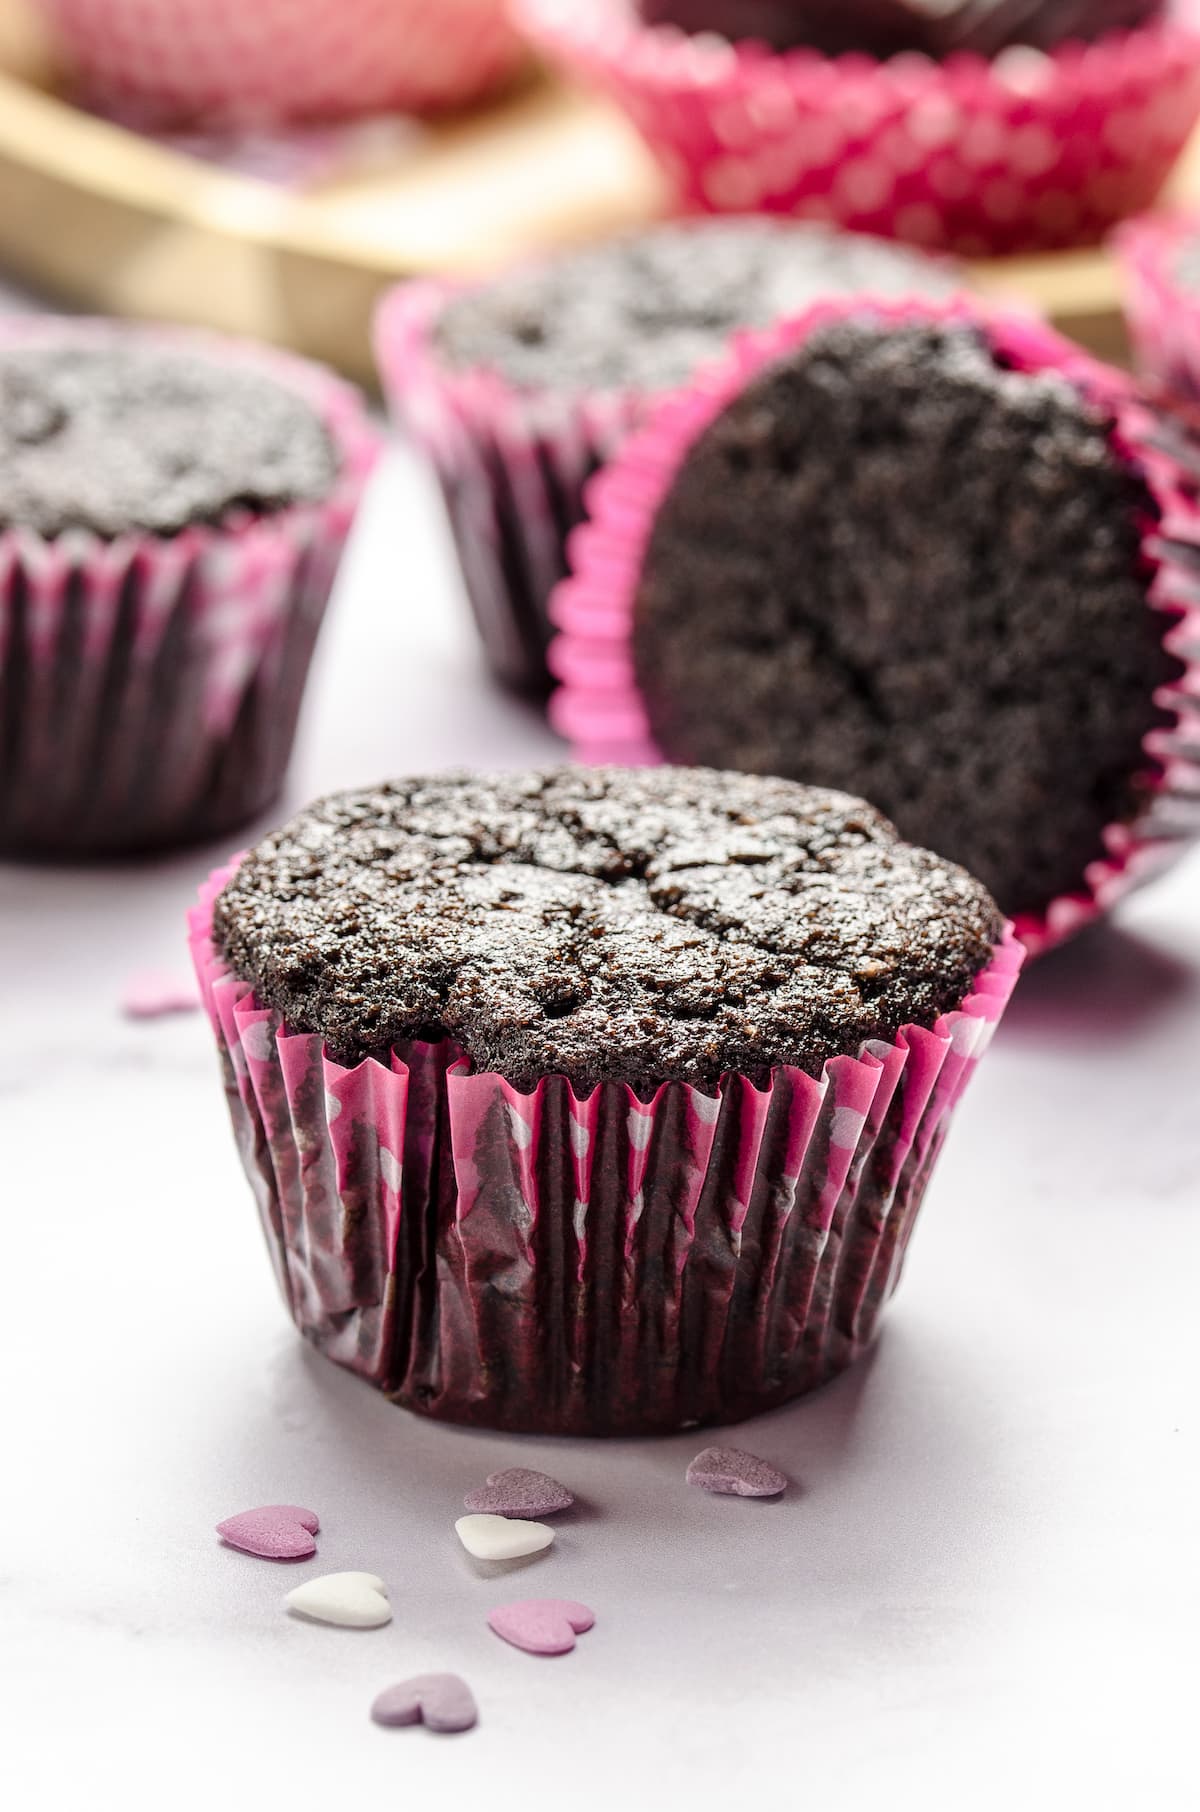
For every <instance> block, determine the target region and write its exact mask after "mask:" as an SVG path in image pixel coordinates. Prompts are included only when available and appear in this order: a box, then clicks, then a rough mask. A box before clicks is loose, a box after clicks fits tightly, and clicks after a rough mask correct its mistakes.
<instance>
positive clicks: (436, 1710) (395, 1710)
mask: <svg viewBox="0 0 1200 1812" xmlns="http://www.w3.org/2000/svg"><path fill="white" fill-rule="evenodd" d="M371 1716H372V1717H373V1718H374V1720H375V1722H376V1723H377V1724H386V1725H387V1726H388V1727H389V1728H390V1729H393V1730H398V1729H399V1730H402V1729H405V1728H407V1727H408V1726H409V1725H412V1724H424V1726H425V1728H426V1730H436V1731H437V1732H438V1733H439V1735H441V1736H455V1735H457V1734H458V1732H459V1731H462V1730H473V1729H474V1728H475V1725H476V1724H477V1723H478V1722H479V1707H478V1706H477V1705H476V1703H475V1695H474V1693H473V1692H472V1691H471V1688H470V1687H469V1686H468V1685H467V1683H466V1681H465V1680H460V1679H459V1677H458V1675H457V1674H418V1675H417V1677H416V1679H414V1680H403V1681H402V1682H401V1683H400V1685H398V1686H389V1687H387V1688H386V1689H385V1690H384V1691H383V1692H381V1693H380V1694H379V1697H378V1698H377V1699H376V1700H375V1703H374V1704H373V1705H372V1707H371Z"/></svg>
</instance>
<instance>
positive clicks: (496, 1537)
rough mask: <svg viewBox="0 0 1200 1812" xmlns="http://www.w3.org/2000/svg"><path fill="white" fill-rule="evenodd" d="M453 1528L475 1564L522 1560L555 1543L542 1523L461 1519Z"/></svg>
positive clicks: (550, 1532)
mask: <svg viewBox="0 0 1200 1812" xmlns="http://www.w3.org/2000/svg"><path fill="white" fill-rule="evenodd" d="M454 1527H455V1529H456V1530H457V1531H458V1539H459V1541H460V1542H461V1543H462V1545H463V1547H464V1548H465V1549H466V1550H467V1553H468V1554H473V1555H474V1557H475V1559H476V1560H524V1558H525V1556H526V1555H527V1554H540V1553H541V1552H542V1550H543V1548H548V1547H549V1546H550V1544H551V1542H552V1541H553V1540H554V1530H553V1529H551V1528H549V1527H548V1526H547V1525H546V1524H545V1523H523V1522H518V1521H516V1520H515V1519H513V1518H512V1517H508V1516H460V1517H459V1519H458V1521H457V1522H456V1523H455V1525H454Z"/></svg>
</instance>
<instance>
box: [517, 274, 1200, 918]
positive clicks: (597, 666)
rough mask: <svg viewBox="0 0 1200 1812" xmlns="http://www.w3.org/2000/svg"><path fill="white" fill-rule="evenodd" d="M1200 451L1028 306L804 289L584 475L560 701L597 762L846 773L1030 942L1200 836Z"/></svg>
mask: <svg viewBox="0 0 1200 1812" xmlns="http://www.w3.org/2000/svg"><path fill="white" fill-rule="evenodd" d="M1197 457H1198V456H1197V450H1196V443H1195V441H1194V439H1189V434H1188V431H1187V428H1186V424H1175V425H1172V424H1170V423H1168V422H1166V421H1165V420H1163V419H1162V418H1161V417H1160V416H1159V415H1158V414H1157V413H1156V412H1154V411H1153V410H1151V409H1150V408H1149V406H1148V405H1147V404H1145V403H1144V402H1143V401H1141V400H1140V399H1139V397H1138V395H1137V393H1136V390H1135V389H1134V387H1133V386H1132V384H1131V383H1130V382H1129V380H1127V379H1126V378H1125V377H1123V376H1122V374H1120V373H1117V372H1115V371H1110V370H1108V369H1106V368H1104V367H1101V366H1099V365H1097V364H1096V363H1095V362H1094V361H1091V360H1088V359H1087V358H1086V357H1085V356H1084V355H1083V354H1081V353H1079V352H1078V351H1077V349H1075V348H1072V347H1070V346H1069V345H1068V344H1067V343H1066V342H1063V341H1059V340H1056V339H1055V338H1054V337H1053V336H1052V335H1049V334H1048V333H1047V332H1046V331H1045V330H1043V329H1042V328H1040V327H1039V326H1037V324H1036V323H1032V322H1029V321H1021V320H1019V319H1007V318H1006V319H1003V320H1002V319H1000V318H999V317H995V316H987V315H982V314H978V313H976V312H973V311H972V310H971V309H970V308H969V307H968V305H966V304H965V303H962V304H958V305H952V306H951V307H950V308H948V309H945V310H940V311H939V310H938V309H937V308H936V307H934V308H931V307H930V306H929V305H926V304H921V303H912V304H903V305H901V306H900V307H898V308H897V309H896V310H894V311H892V313H891V314H890V315H889V314H887V312H886V311H883V310H878V309H871V310H867V311H864V312H862V313H858V314H856V313H855V312H854V310H853V308H852V307H846V306H842V305H838V306H832V305H831V306H830V307H829V308H828V309H827V310H823V311H816V313H815V314H814V315H812V316H810V317H807V318H805V319H802V320H801V321H798V322H796V323H793V324H790V325H789V326H788V327H786V328H782V329H780V330H779V331H778V333H774V334H768V335H767V336H764V337H763V339H762V340H761V341H760V342H759V343H758V344H757V345H747V346H746V347H744V348H743V349H742V352H741V354H740V355H739V356H738V357H737V358H735V359H733V360H732V361H730V362H729V364H728V365H727V366H726V367H725V369H724V370H723V371H721V372H720V373H714V372H710V373H707V374H706V375H705V377H704V378H703V379H702V380H701V381H700V382H699V383H698V384H697V386H696V388H695V390H694V391H693V392H690V393H685V394H683V395H682V396H681V397H680V398H679V399H678V400H677V401H676V402H675V403H674V404H673V405H667V406H666V407H665V408H664V410H663V412H662V415H661V416H660V418H658V421H657V422H656V423H655V424H653V425H652V426H651V428H650V430H649V431H648V434H647V436H646V439H645V440H644V441H643V442H640V443H638V444H637V445H635V446H633V447H631V448H630V449H629V451H628V454H627V456H626V457H625V458H624V459H623V461H622V463H621V469H620V470H619V471H617V470H614V471H613V473H612V475H611V492H605V491H603V490H602V491H599V492H597V493H596V495H595V500H594V508H595V513H596V523H595V526H594V527H593V528H592V529H589V530H588V531H587V533H586V535H585V536H584V537H582V538H581V540H580V542H579V544H578V549H579V574H580V576H579V579H578V581H577V582H576V584H574V585H573V586H569V587H566V588H564V590H563V592H562V594H561V597H560V601H559V603H558V605H557V606H556V608H557V610H558V614H559V617H560V621H561V624H562V626H563V628H564V631H565V632H566V633H565V634H564V636H563V638H562V640H561V642H560V643H559V644H558V645H557V646H556V648H555V650H554V651H553V655H552V658H553V660H554V663H555V665H556V667H557V669H558V671H559V673H560V674H561V675H562V677H563V678H564V680H565V681H566V687H565V690H564V692H563V693H562V694H561V695H560V698H559V699H558V700H557V701H556V707H555V709H556V716H557V720H558V722H559V724H560V726H561V727H562V728H564V729H565V730H566V731H567V732H568V734H570V735H571V736H572V737H573V738H574V740H575V742H576V745H577V750H578V752H579V753H580V754H581V755H583V756H584V757H585V758H591V759H596V760H607V759H614V758H626V759H635V758H636V759H653V758H654V757H655V756H657V757H659V758H665V759H667V760H669V761H676V762H678V761H692V762H696V763H699V764H701V765H711V766H728V767H731V768H739V769H743V770H748V771H751V772H757V773H775V774H788V775H793V776H805V777H806V778H811V779H812V780H814V781H815V782H818V783H820V784H823V785H827V786H836V787H840V788H844V789H846V790H853V791H856V792H860V793H863V794H865V795H867V796H868V797H871V798H872V799H874V800H876V801H877V802H878V803H879V805H880V807H881V809H883V810H884V811H886V812H887V814H888V815H889V816H890V817H891V818H892V819H893V820H894V821H895V822H896V823H897V824H898V825H899V827H900V829H901V831H902V832H903V833H904V834H905V835H906V836H909V837H911V838H912V839H913V840H914V841H917V842H920V843H922V844H924V845H926V846H927V847H930V848H934V849H937V850H939V851H940V852H941V853H942V854H943V855H946V856H949V857H951V858H953V859H954V860H956V861H960V862H962V863H963V864H964V866H966V867H968V868H970V869H971V871H972V872H973V873H975V874H978V875H979V876H980V878H981V879H982V880H983V881H984V882H985V883H986V885H987V886H988V887H989V889H990V890H991V892H992V893H993V894H994V895H995V897H996V898H997V899H998V900H999V901H1000V904H1001V906H1002V907H1003V908H1004V910H1005V911H1006V912H1008V913H1009V914H1010V915H1011V916H1013V917H1014V918H1015V919H1016V920H1017V921H1018V925H1019V926H1020V928H1021V929H1022V930H1023V931H1024V932H1025V933H1026V934H1027V935H1028V936H1029V938H1030V941H1031V942H1032V943H1034V944H1038V943H1041V942H1043V941H1044V940H1045V938H1046V937H1047V936H1048V935H1057V934H1058V933H1060V932H1061V931H1062V930H1064V929H1066V928H1068V927H1072V926H1073V925H1074V924H1075V923H1077V922H1079V920H1080V919H1082V918H1085V917H1087V916H1090V915H1091V914H1092V913H1094V911H1095V910H1097V909H1098V908H1099V906H1101V905H1103V904H1107V902H1108V900H1109V899H1110V898H1111V897H1113V896H1114V894H1115V893H1116V892H1119V891H1120V888H1121V887H1122V886H1123V885H1127V884H1128V882H1129V881H1130V880H1131V879H1133V878H1134V877H1135V876H1136V875H1137V874H1138V873H1139V872H1140V871H1141V865H1142V864H1143V863H1148V862H1149V861H1150V860H1151V859H1153V860H1155V861H1161V860H1163V859H1165V857H1166V856H1167V854H1168V853H1173V852H1174V851H1175V850H1176V849H1178V848H1180V847H1181V846H1182V839H1183V837H1184V836H1185V835H1187V834H1189V833H1190V832H1191V830H1192V828H1193V819H1194V797H1193V796H1194V794H1195V792H1196V790H1197V789H1196V787H1195V781H1194V774H1195V771H1194V766H1190V765H1188V759H1187V758H1188V750H1189V747H1190V748H1191V749H1192V750H1193V752H1194V748H1195V733H1194V729H1193V730H1189V729H1188V728H1187V724H1188V723H1189V722H1190V721H1191V719H1192V718H1193V716H1194V707H1193V706H1191V704H1190V702H1189V700H1190V683H1189V682H1188V681H1187V680H1186V677H1185V673H1186V670H1185V660H1186V659H1187V658H1188V655H1187V649H1186V646H1185V645H1184V644H1185V643H1186V640H1187V638H1186V637H1185V636H1183V637H1181V632H1180V618H1181V614H1182V610H1183V606H1184V601H1185V599H1186V597H1187V595H1188V590H1187V588H1188V585H1189V584H1190V581H1189V580H1188V576H1187V568H1186V565H1185V564H1184V563H1185V562H1190V561H1192V560H1194V558H1195V556H1194V554H1193V553H1192V552H1191V551H1190V550H1191V546H1192V545H1194V542H1195V537H1196V534H1197V517H1196V511H1195V507H1194V502H1192V501H1189V499H1192V498H1194V475H1195V469H1196V465H1197ZM609 496H611V500H612V501H611V506H610V505H609V503H608V497H609ZM1168 523H1169V527H1166V526H1164V525H1165V524H1168Z"/></svg>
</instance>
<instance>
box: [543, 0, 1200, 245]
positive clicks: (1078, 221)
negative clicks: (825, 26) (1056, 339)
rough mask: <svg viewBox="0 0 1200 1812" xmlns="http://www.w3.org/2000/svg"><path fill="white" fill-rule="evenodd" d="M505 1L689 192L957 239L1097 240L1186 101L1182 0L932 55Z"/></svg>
mask: <svg viewBox="0 0 1200 1812" xmlns="http://www.w3.org/2000/svg"><path fill="white" fill-rule="evenodd" d="M514 14H515V17H516V18H517V19H518V21H519V23H520V24H521V25H522V26H523V27H524V29H525V30H526V32H527V33H528V34H529V36H530V38H531V40H532V41H533V42H534V44H535V45H536V46H537V47H538V48H539V49H540V50H541V51H542V52H543V54H544V55H546V56H547V57H549V58H550V60H551V61H552V62H554V63H557V64H559V65H560V66H561V67H562V68H563V69H565V70H566V71H567V72H568V73H570V74H571V75H572V76H574V77H576V78H577V79H580V80H582V81H583V82H584V83H585V84H587V85H588V86H591V87H594V88H598V89H600V90H601V91H603V92H604V93H606V94H607V95H608V96H609V97H610V98H611V99H613V100H614V101H615V102H616V103H617V104H618V105H619V106H621V107H622V108H623V110H624V111H625V112H626V113H627V114H628V115H629V117H630V118H631V120H632V122H633V124H634V126H635V127H636V128H637V129H638V130H639V131H640V132H641V133H642V135H643V136H644V137H645V139H646V140H647V142H648V144H649V146H650V148H651V150H652V151H653V152H654V153H655V154H656V156H657V157H658V158H659V161H660V162H661V163H663V164H664V165H665V166H666V168H667V171H668V174H669V175H670V176H672V177H673V179H674V180H675V182H676V184H677V185H678V187H679V188H680V190H681V193H682V195H683V197H684V199H685V202H686V204H687V205H688V206H690V207H695V208H699V209H701V210H704V211H707V210H710V209H712V210H716V211H718V212H723V211H725V210H726V209H728V208H731V207H732V208H741V209H745V208H752V207H760V208H766V209H768V210H771V211H776V210H778V211H783V212H798V213H801V214H807V215H810V216H811V217H813V218H820V219H830V220H833V221H835V222H837V223H838V224H840V225H843V226H846V227H852V228H856V229H859V230H863V231H867V232H872V231H873V232H876V233H883V234H885V235H887V236H894V237H896V238H900V239H910V240H913V241H914V242H915V243H917V244H920V245H923V246H928V247H930V248H932V247H935V246H939V247H943V248H946V249H949V250H951V251H954V252H957V253H959V254H960V255H964V256H968V257H979V256H986V255H987V254H989V253H999V252H1006V251H1024V250H1036V249H1045V250H1050V249H1055V248H1059V247H1062V246H1066V245H1071V244H1079V243H1082V242H1086V241H1087V240H1088V239H1092V240H1096V239H1098V238H1099V237H1101V236H1102V234H1103V232H1104V231H1105V230H1106V229H1107V228H1108V227H1110V226H1112V224H1113V223H1114V222H1115V221H1116V220H1118V219H1121V218H1123V217H1124V216H1126V215H1129V214H1132V213H1135V212H1138V211H1141V210H1142V209H1144V208H1146V207H1148V206H1149V205H1150V203H1151V201H1152V200H1153V198H1154V196H1155V195H1156V194H1157V193H1158V191H1159V189H1160V188H1161V187H1162V184H1163V183H1164V182H1165V180H1166V177H1167V175H1168V173H1169V170H1170V168H1171V166H1172V165H1173V164H1174V162H1175V161H1176V159H1177V158H1178V156H1179V153H1180V152H1181V151H1182V149H1183V147H1184V144H1185V143H1186V141H1187V139H1188V136H1189V134H1190V131H1191V128H1192V126H1193V125H1194V124H1195V122H1196V119H1197V117H1200V71H1198V70H1197V61H1198V58H1200V16H1198V15H1197V13H1196V12H1195V11H1194V10H1193V9H1192V7H1191V0H1187V9H1186V10H1184V11H1182V12H1180V13H1179V14H1177V15H1176V16H1174V17H1169V18H1167V19H1165V20H1160V21H1157V22H1154V23H1150V24H1147V25H1144V26H1141V27H1138V28H1135V29H1134V30H1131V31H1126V32H1115V33H1112V34H1110V35H1108V36H1107V37H1105V38H1102V39H1100V40H1098V41H1097V42H1095V43H1092V44H1084V43H1080V42H1069V43H1065V44H1063V45H1061V46H1059V47H1058V48H1056V49H1054V50H1052V51H1050V52H1040V51H1031V50H1028V49H1023V48H1022V47H1019V46H1018V47H1012V48H1010V49H1009V50H1006V51H1004V52H1001V53H1000V55H999V56H997V57H995V58H991V59H989V58H986V57H983V56H980V55H978V54H977V53H974V52H970V51H963V52H958V53H956V54H955V55H954V56H952V57H949V58H947V59H946V60H945V61H944V62H936V61H934V60H933V59H931V58H929V57H926V56H924V55H923V54H921V53H916V52H909V53H905V54H902V55H899V56H895V57H891V58H887V59H883V60H877V59H873V58H871V57H868V56H865V55H862V54H860V53H854V52H850V53H847V54H844V55H842V56H836V57H826V56H823V55H822V54H821V53H820V52H818V51H814V50H809V49H804V48H798V49H793V50H788V51H783V52H773V51H771V50H769V49H767V48H765V47H764V46H762V45H755V44H753V43H729V42H726V41H725V40H723V39H721V38H718V37H715V36H711V35H697V36H691V35H689V34H688V33H686V32H684V31H682V30H680V29H679V28H678V27H676V26H672V25H653V26H648V25H645V24H643V23H642V22H641V20H640V19H639V18H638V17H637V15H636V14H635V13H634V11H633V9H632V6H631V5H630V4H629V0H514ZM1114 122H1115V123H1114ZM968 146H969V147H970V149H969V152H968ZM1085 153H1086V156H1085ZM889 177H893V178H895V180H894V181H893V182H892V183H891V187H890V189H889V186H888V178H889Z"/></svg>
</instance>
